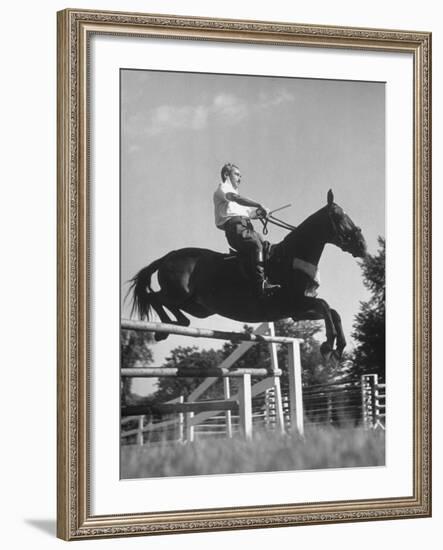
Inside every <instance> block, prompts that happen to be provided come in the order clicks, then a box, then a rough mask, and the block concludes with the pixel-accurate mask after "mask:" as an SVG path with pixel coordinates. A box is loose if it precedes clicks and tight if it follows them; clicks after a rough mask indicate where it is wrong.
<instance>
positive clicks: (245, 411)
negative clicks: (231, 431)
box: [239, 374, 252, 439]
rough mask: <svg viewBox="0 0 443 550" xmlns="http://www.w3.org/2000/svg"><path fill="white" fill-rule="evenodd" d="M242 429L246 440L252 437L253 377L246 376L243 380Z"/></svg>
mask: <svg viewBox="0 0 443 550" xmlns="http://www.w3.org/2000/svg"><path fill="white" fill-rule="evenodd" d="M239 405H240V427H241V429H242V431H243V434H244V436H245V438H246V439H251V437H252V393H251V375H250V374H244V375H243V376H242V378H241V383H240V392H239Z"/></svg>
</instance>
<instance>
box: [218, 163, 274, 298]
mask: <svg viewBox="0 0 443 550" xmlns="http://www.w3.org/2000/svg"><path fill="white" fill-rule="evenodd" d="M221 180H222V181H221V183H220V184H219V185H218V187H217V189H216V191H215V193H214V210H215V225H216V226H217V227H218V228H219V229H221V230H222V231H224V232H225V235H226V238H227V240H228V243H229V245H230V246H231V247H232V248H233V249H234V250H236V251H237V252H238V253H239V255H240V258H241V259H242V260H243V267H244V271H245V273H246V275H247V277H248V279H249V280H250V281H251V284H252V290H253V293H254V295H255V296H256V297H257V298H258V299H261V298H263V297H265V296H267V295H268V294H270V293H271V292H272V289H274V288H275V287H276V285H271V284H270V283H268V282H267V281H266V278H265V269H264V259H263V244H264V243H263V239H262V237H261V235H260V234H259V233H257V232H256V231H255V230H254V226H253V225H252V223H251V219H257V218H266V216H267V215H268V214H269V209H268V208H266V207H264V206H263V205H262V204H260V203H258V202H255V201H253V200H251V199H248V198H246V197H243V196H241V195H240V194H239V193H238V188H239V186H240V183H241V173H240V170H239V168H238V166H236V165H235V164H231V163H227V164H225V165H224V166H223V168H222V170H221Z"/></svg>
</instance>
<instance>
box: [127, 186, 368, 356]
mask: <svg viewBox="0 0 443 550" xmlns="http://www.w3.org/2000/svg"><path fill="white" fill-rule="evenodd" d="M327 243H329V244H333V245H335V246H337V247H338V248H340V249H341V250H343V251H344V252H348V253H350V254H352V256H354V257H356V258H364V257H365V255H366V241H365V238H364V236H363V234H362V231H361V229H360V228H359V227H358V226H356V225H355V223H354V222H353V221H352V220H351V218H350V217H349V216H348V215H347V214H346V213H345V212H344V210H343V209H342V208H341V207H340V206H339V205H338V204H336V203H335V202H334V195H333V192H332V190H329V191H328V194H327V204H326V206H324V207H323V208H321V209H320V210H318V211H317V212H315V213H314V214H312V215H311V216H309V217H308V218H307V219H306V220H304V221H303V222H302V223H301V224H300V225H299V226H298V227H296V228H293V230H292V231H291V232H290V233H288V235H287V236H286V237H285V238H284V239H283V240H282V241H281V242H279V243H277V244H274V245H270V249H269V254H268V258H267V261H266V264H265V273H266V276H267V279H268V281H269V282H271V283H273V284H275V285H277V286H278V287H279V288H277V290H276V291H275V292H273V293H272V294H271V295H269V296H266V297H263V299H258V298H257V296H256V295H255V294H254V293H253V291H252V289H251V285H250V282H249V281H248V279H247V277H246V274H245V270H244V268H243V263H242V258H241V257H239V256H235V255H234V256H233V255H232V254H222V253H220V252H215V251H212V250H208V249H204V248H182V249H179V250H173V251H171V252H169V253H168V254H166V255H165V256H163V257H161V258H159V259H157V260H155V261H154V262H152V263H151V264H150V265H148V266H147V267H144V268H143V269H141V270H140V271H139V272H138V273H137V274H136V275H135V276H134V277H133V278H132V279H131V280H130V281H129V283H130V287H129V290H128V294H130V293H132V311H131V316H132V315H133V314H134V312H137V313H138V315H139V317H140V319H142V320H143V319H149V317H150V314H151V312H152V310H153V311H155V312H156V313H157V315H158V316H159V318H160V320H161V322H162V323H174V324H178V325H182V326H189V324H190V320H189V319H188V317H187V316H186V315H185V314H186V313H187V314H190V315H192V316H194V317H198V318H206V317H209V316H211V315H214V314H219V315H221V316H223V317H227V318H229V319H234V320H237V321H243V322H245V323H254V322H264V321H268V322H269V321H276V320H279V319H285V318H292V319H293V320H294V321H302V320H324V322H325V329H326V341H325V342H323V343H322V345H321V346H320V351H321V353H322V355H323V357H324V358H326V359H331V358H333V359H335V360H339V359H340V358H341V357H342V354H343V350H344V349H345V347H346V339H345V336H344V334H343V329H342V324H341V318H340V315H339V314H338V313H337V311H336V310H335V309H331V308H330V307H329V305H328V303H327V302H326V301H325V300H323V299H321V298H318V297H317V296H316V287H317V286H318V282H317V273H318V264H319V261H320V258H321V255H322V253H323V249H324V247H325V245H326V244H327ZM155 272H157V279H158V283H159V286H160V290H159V291H153V290H152V287H151V278H152V275H153V274H154V273H155ZM166 309H168V310H169V312H170V313H172V315H174V317H175V319H176V320H175V321H174V320H172V319H171V318H170V316H169V314H168V313H167V311H166ZM167 337H168V335H167V334H164V333H156V334H155V339H156V340H162V339H164V338H167Z"/></svg>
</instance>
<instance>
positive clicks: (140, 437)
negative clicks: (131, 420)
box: [137, 416, 144, 445]
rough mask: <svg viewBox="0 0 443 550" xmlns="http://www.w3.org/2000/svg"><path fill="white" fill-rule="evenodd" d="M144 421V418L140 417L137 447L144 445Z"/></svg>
mask: <svg viewBox="0 0 443 550" xmlns="http://www.w3.org/2000/svg"><path fill="white" fill-rule="evenodd" d="M143 419H144V416H139V417H138V432H137V445H143V443H144V441H143Z"/></svg>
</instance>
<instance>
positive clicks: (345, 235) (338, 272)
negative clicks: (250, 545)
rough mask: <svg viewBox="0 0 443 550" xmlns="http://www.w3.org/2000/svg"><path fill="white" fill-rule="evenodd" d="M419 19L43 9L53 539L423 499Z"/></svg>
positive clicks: (427, 95) (301, 518) (426, 82)
mask: <svg viewBox="0 0 443 550" xmlns="http://www.w3.org/2000/svg"><path fill="white" fill-rule="evenodd" d="M430 217H431V35H430V33H428V32H419V31H400V30H384V29H383V30H379V29H361V28H345V27H327V26H314V25H300V24H295V23H281V22H279V23H277V22H262V21H253V20H244V21H235V20H222V19H209V18H204V17H188V16H186V17H183V16H172V15H152V14H134V13H115V12H96V11H87V10H76V9H69V10H64V11H62V12H59V13H58V394H57V395H58V536H59V537H61V538H63V539H65V540H72V539H82V538H101V537H114V536H128V535H155V534H168V533H185V532H199V531H215V530H227V529H248V528H259V527H278V526H290V525H294V526H295V525H307V524H318V523H331V522H352V521H367V520H381V519H397V518H398V519H400V518H415V517H426V516H430V514H431V464H430V462H431V435H430V426H431V418H430V415H431V388H430V377H431V353H430V341H431V250H430V246H431V219H430Z"/></svg>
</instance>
